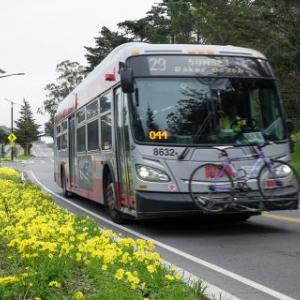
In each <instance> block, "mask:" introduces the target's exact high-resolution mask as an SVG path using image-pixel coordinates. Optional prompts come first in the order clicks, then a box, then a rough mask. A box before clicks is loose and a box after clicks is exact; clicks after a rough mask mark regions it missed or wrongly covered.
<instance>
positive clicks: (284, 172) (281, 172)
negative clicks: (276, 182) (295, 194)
mask: <svg viewBox="0 0 300 300" xmlns="http://www.w3.org/2000/svg"><path fill="white" fill-rule="evenodd" d="M291 172H292V170H291V168H290V167H289V166H287V165H279V166H278V167H276V168H275V174H276V175H277V176H279V177H285V176H288V175H290V174H291Z"/></svg>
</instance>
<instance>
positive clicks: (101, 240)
mask: <svg viewBox="0 0 300 300" xmlns="http://www.w3.org/2000/svg"><path fill="white" fill-rule="evenodd" d="M162 262H163V260H162V258H161V256H160V254H159V253H157V252H155V251H154V244H153V242H152V241H145V240H141V239H137V240H134V239H131V238H127V237H125V238H122V237H120V236H117V234H116V233H114V232H112V231H111V230H100V229H99V228H98V226H97V224H96V223H95V222H94V221H93V220H91V219H89V218H87V217H82V216H77V215H73V214H71V213H69V212H68V211H67V210H65V209H62V208H60V207H59V206H58V205H56V204H55V203H54V202H53V200H52V199H51V198H50V197H49V196H47V195H45V194H44V193H43V192H42V191H41V190H40V189H39V188H38V187H36V186H34V185H31V184H22V183H21V182H20V178H19V173H18V172H17V171H15V170H13V169H9V168H0V299H3V300H4V299H12V298H21V299H23V298H24V299H97V300H98V299H145V298H146V299H147V298H148V299H205V298H204V296H203V290H202V289H199V287H190V286H188V285H187V284H186V283H184V282H182V281H181V276H182V274H180V273H178V272H177V271H176V269H175V268H170V269H167V268H166V267H165V266H163V265H162Z"/></svg>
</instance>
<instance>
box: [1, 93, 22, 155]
mask: <svg viewBox="0 0 300 300" xmlns="http://www.w3.org/2000/svg"><path fill="white" fill-rule="evenodd" d="M4 100H5V101H7V102H10V104H11V107H10V117H11V123H10V133H11V134H12V133H14V104H19V103H17V102H13V101H12V100H9V99H4ZM19 105H21V104H19ZM11 144H12V143H11ZM10 157H11V160H14V147H12V145H11V150H10Z"/></svg>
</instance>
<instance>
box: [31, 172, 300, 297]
mask: <svg viewBox="0 0 300 300" xmlns="http://www.w3.org/2000/svg"><path fill="white" fill-rule="evenodd" d="M30 173H31V175H32V177H33V178H34V180H35V181H36V182H37V183H38V184H39V185H40V186H41V187H43V189H44V190H46V191H47V192H49V193H50V194H52V195H54V196H55V197H57V198H59V199H61V200H63V201H65V202H67V203H69V204H70V205H72V206H74V207H76V208H78V209H80V210H82V211H84V212H86V213H88V214H89V215H92V216H93V217H95V218H96V219H99V220H102V221H104V222H106V223H108V224H110V225H112V226H114V227H116V228H119V229H121V230H123V231H125V232H128V233H130V234H132V235H134V236H136V237H139V238H141V239H144V240H152V241H153V242H154V243H155V245H156V246H158V247H160V248H163V249H165V250H168V251H170V252H172V253H175V254H177V255H179V256H182V257H184V258H186V259H188V260H190V261H193V262H195V263H197V264H199V265H202V266H205V267H207V268H208V269H211V270H213V271H215V272H218V273H220V274H222V275H225V276H227V277H230V278H232V279H234V280H236V281H238V282H241V283H243V284H245V285H248V286H250V287H252V288H254V289H256V290H259V291H261V292H263V293H265V294H267V295H270V296H272V297H274V298H276V299H280V300H295V299H294V298H291V297H290V296H287V295H284V294H282V293H280V292H278V291H275V290H273V289H271V288H269V287H267V286H264V285H262V284H260V283H258V282H255V281H253V280H251V279H248V278H245V277H243V276H241V275H238V274H236V273H233V272H231V271H228V270H226V269H224V268H222V267H219V266H217V265H215V264H212V263H210V262H207V261H205V260H203V259H200V258H198V257H195V256H193V255H191V254H188V253H186V252H184V251H181V250H179V249H177V248H174V247H172V246H169V245H167V244H164V243H162V242H159V241H157V240H155V239H153V238H151V237H149V236H146V235H144V234H141V233H139V232H137V231H134V230H131V229H129V228H126V227H124V226H122V225H119V224H116V223H114V222H113V221H110V220H107V219H106V218H104V217H101V216H99V215H97V214H96V213H94V212H92V211H90V210H88V209H86V208H83V207H81V206H80V205H77V204H75V203H73V202H72V201H70V200H67V199H66V198H64V197H62V196H60V195H58V194H56V193H55V192H53V191H51V190H50V189H49V188H47V187H46V186H45V185H44V184H42V183H41V182H40V181H39V180H38V179H37V178H36V176H35V175H34V173H33V171H30Z"/></svg>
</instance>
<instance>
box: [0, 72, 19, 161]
mask: <svg viewBox="0 0 300 300" xmlns="http://www.w3.org/2000/svg"><path fill="white" fill-rule="evenodd" d="M1 73H2V74H3V73H5V71H4V70H2V69H0V74H1ZM18 75H25V73H13V74H6V75H1V76H0V78H4V77H10V76H18ZM4 100H5V101H8V102H10V104H11V110H10V112H11V134H12V133H13V131H14V104H19V103H15V102H13V101H11V100H8V99H4ZM13 150H14V149H13V147H11V160H14V151H13Z"/></svg>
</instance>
